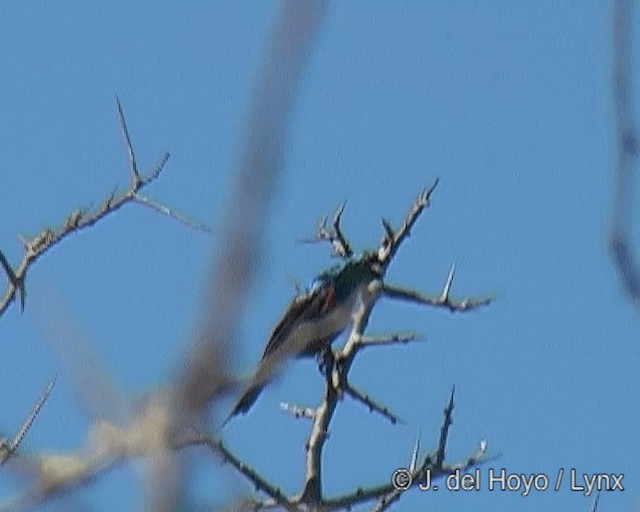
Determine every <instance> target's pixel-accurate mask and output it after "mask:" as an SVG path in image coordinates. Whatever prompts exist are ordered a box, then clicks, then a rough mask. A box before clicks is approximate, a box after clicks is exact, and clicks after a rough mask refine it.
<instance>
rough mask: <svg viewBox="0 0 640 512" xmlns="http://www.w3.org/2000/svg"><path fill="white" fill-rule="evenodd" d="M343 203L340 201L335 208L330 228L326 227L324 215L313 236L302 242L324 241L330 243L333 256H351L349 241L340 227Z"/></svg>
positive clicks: (326, 218)
mask: <svg viewBox="0 0 640 512" xmlns="http://www.w3.org/2000/svg"><path fill="white" fill-rule="evenodd" d="M345 205H346V202H342V203H340V205H339V206H338V208H337V209H336V212H335V213H334V215H333V221H332V223H331V229H328V228H327V220H328V216H327V215H325V216H324V217H323V218H322V219H321V220H320V222H319V224H318V227H317V229H316V235H315V237H314V238H310V239H305V240H302V242H303V243H315V242H323V241H326V242H329V244H331V253H332V255H333V256H339V257H341V258H350V257H351V256H353V250H352V249H351V245H349V242H348V240H347V238H346V237H345V236H344V233H343V232H342V228H341V227H340V220H341V219H342V214H343V212H344V207H345Z"/></svg>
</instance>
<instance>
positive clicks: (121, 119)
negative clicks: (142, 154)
mask: <svg viewBox="0 0 640 512" xmlns="http://www.w3.org/2000/svg"><path fill="white" fill-rule="evenodd" d="M116 109H117V110H118V122H119V123H120V129H121V130H122V135H123V136H124V141H125V143H126V145H127V156H128V157H129V168H130V170H131V172H132V174H133V181H134V183H136V184H137V183H139V182H140V181H141V178H140V173H139V172H138V164H137V162H136V155H135V153H134V152H133V145H132V144H131V137H129V130H128V128H127V121H126V120H125V118H124V112H123V111H122V104H121V103H120V98H119V97H118V95H117V94H116Z"/></svg>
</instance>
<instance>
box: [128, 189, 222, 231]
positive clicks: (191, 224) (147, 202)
mask: <svg viewBox="0 0 640 512" xmlns="http://www.w3.org/2000/svg"><path fill="white" fill-rule="evenodd" d="M135 200H136V202H137V203H139V204H141V205H143V206H146V207H148V208H151V209H152V210H155V211H157V212H160V213H162V214H163V215H166V216H168V217H171V218H173V219H175V220H177V221H178V222H180V223H181V224H184V225H185V226H187V227H188V228H192V229H196V230H198V231H202V232H204V233H211V228H210V227H209V226H206V225H205V224H202V223H200V222H196V221H194V220H191V219H189V218H188V217H185V216H184V215H182V214H180V213H177V212H175V211H174V210H171V209H169V208H168V207H167V206H165V205H163V204H161V203H158V202H156V201H154V200H153V199H149V198H148V197H146V196H143V195H142V194H136V197H135Z"/></svg>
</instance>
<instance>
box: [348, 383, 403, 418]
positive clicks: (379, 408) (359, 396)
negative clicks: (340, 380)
mask: <svg viewBox="0 0 640 512" xmlns="http://www.w3.org/2000/svg"><path fill="white" fill-rule="evenodd" d="M343 390H344V392H345V393H347V394H348V395H349V396H351V397H352V398H353V399H355V400H357V401H358V402H361V403H363V404H364V405H365V407H367V408H368V409H369V411H375V412H377V413H379V414H381V415H382V416H384V417H385V418H387V419H388V420H389V421H390V422H391V424H392V425H395V424H397V423H402V424H404V422H403V421H402V420H401V419H400V418H399V417H398V416H396V415H395V414H393V413H392V412H391V411H390V410H389V409H388V408H387V407H385V406H384V405H381V404H379V403H377V402H375V401H374V400H373V399H371V398H370V397H369V395H367V394H366V393H363V392H362V391H358V390H357V389H355V388H354V387H353V386H351V385H350V384H348V383H346V384H345V385H344V386H343Z"/></svg>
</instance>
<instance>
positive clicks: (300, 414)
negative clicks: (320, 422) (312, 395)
mask: <svg viewBox="0 0 640 512" xmlns="http://www.w3.org/2000/svg"><path fill="white" fill-rule="evenodd" d="M280 409H282V410H283V411H284V412H288V413H289V414H291V415H292V416H293V417H294V418H307V419H311V420H312V419H313V418H315V416H316V410H315V409H312V408H311V407H300V406H298V405H292V404H288V403H286V402H281V403H280Z"/></svg>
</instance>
